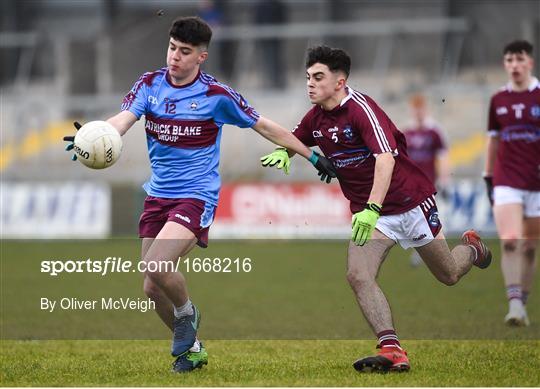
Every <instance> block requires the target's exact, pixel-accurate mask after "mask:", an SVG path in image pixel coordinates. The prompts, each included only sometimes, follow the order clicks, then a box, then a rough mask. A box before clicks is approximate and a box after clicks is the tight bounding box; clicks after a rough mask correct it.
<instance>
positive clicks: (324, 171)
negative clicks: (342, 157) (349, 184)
mask: <svg viewBox="0 0 540 389" xmlns="http://www.w3.org/2000/svg"><path fill="white" fill-rule="evenodd" d="M309 161H310V162H311V163H312V164H313V166H315V169H317V170H318V173H317V174H318V175H319V177H321V181H323V182H324V181H326V183H327V184H329V183H330V181H332V178H336V177H337V172H336V169H335V168H334V165H333V164H332V162H331V161H330V160H329V159H328V158H326V157H323V156H322V155H320V154H319V153H317V152H316V151H313V154H312V155H311V158H310V159H309Z"/></svg>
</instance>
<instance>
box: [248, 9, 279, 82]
mask: <svg viewBox="0 0 540 389" xmlns="http://www.w3.org/2000/svg"><path fill="white" fill-rule="evenodd" d="M254 19H255V24H256V25H257V26H259V25H261V26H264V25H276V24H285V23H286V22H287V9H286V6H285V4H283V2H281V1H280V0H258V1H257V2H256V3H255V18H254ZM257 48H258V49H259V50H260V52H261V55H259V58H261V61H262V66H263V74H264V77H263V80H264V81H265V85H264V86H265V87H267V88H275V89H283V88H285V86H286V83H287V67H286V66H284V64H285V63H284V61H283V43H282V41H281V39H279V38H268V39H261V40H259V41H257Z"/></svg>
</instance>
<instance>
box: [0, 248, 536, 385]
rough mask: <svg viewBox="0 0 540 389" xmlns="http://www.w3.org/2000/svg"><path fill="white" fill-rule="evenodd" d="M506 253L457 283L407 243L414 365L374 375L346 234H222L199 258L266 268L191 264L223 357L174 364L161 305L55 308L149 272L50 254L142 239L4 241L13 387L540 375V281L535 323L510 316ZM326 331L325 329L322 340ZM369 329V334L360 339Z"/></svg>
mask: <svg viewBox="0 0 540 389" xmlns="http://www.w3.org/2000/svg"><path fill="white" fill-rule="evenodd" d="M489 244H490V246H491V247H492V249H493V250H494V254H495V255H494V257H495V261H494V264H493V265H492V267H490V268H489V269H487V270H485V271H480V270H478V269H476V268H474V269H473V270H472V271H471V273H469V274H468V275H466V276H465V277H464V278H463V279H462V280H461V281H460V283H459V284H458V285H457V286H454V287H446V286H443V285H441V284H440V283H438V282H437V281H436V280H435V279H434V278H433V276H432V275H431V274H430V273H429V271H428V270H427V269H426V268H425V266H423V267H420V268H417V269H413V268H411V267H410V266H409V253H407V252H403V251H402V250H399V249H394V250H393V251H392V252H391V253H390V256H389V258H388V259H387V260H386V263H385V264H384V265H383V268H382V271H381V274H380V279H379V281H380V284H381V286H382V288H383V290H384V291H385V293H386V295H387V296H388V299H389V301H390V304H391V305H392V309H393V313H394V319H395V323H396V329H397V331H398V334H399V335H400V337H401V338H402V339H403V345H404V347H405V348H406V349H407V351H408V352H409V356H410V359H411V364H412V370H411V372H410V373H404V374H387V375H378V374H374V375H366V374H359V373H357V372H356V371H354V369H353V368H352V362H353V361H354V360H356V359H357V358H359V357H363V356H366V355H369V354H372V353H374V352H375V351H376V350H375V349H374V347H375V343H376V342H375V339H374V337H373V334H372V333H371V331H370V330H369V328H368V327H367V325H366V323H365V320H364V319H363V317H362V315H361V313H360V311H359V309H358V307H357V306H356V302H355V301H354V298H353V295H352V293H351V291H350V289H349V287H348V285H347V283H346V280H345V264H346V247H347V243H346V242H337V241H319V242H311V241H310V242H301V241H300V242H299V241H271V242H254V241H232V242H212V245H211V246H210V248H209V249H207V250H201V249H197V250H195V251H194V252H193V253H192V254H191V255H190V256H191V257H192V258H194V257H210V258H214V257H220V258H224V257H231V258H236V257H240V258H244V257H250V258H251V259H252V269H251V271H250V272H249V273H247V272H233V273H228V274H224V273H212V272H211V273H204V272H199V273H196V272H195V273H194V272H190V273H187V272H186V269H185V268H184V269H183V270H184V274H185V275H186V278H187V280H188V285H189V289H190V294H191V296H192V298H193V301H194V302H195V303H196V304H197V306H198V307H199V308H200V310H201V312H202V315H203V320H202V323H201V328H200V336H201V338H202V339H203V341H204V342H205V347H206V348H207V350H208V353H209V358H210V360H209V365H208V366H205V367H204V368H203V369H202V370H200V371H196V372H194V373H190V374H185V375H175V374H172V373H170V364H171V362H172V358H171V357H170V356H169V354H168V352H169V347H170V343H169V341H168V340H167V339H168V338H169V337H170V334H169V332H168V331H167V330H166V329H165V327H164V326H163V325H162V324H161V323H160V322H159V320H158V319H157V316H156V315H155V314H154V313H153V312H146V313H141V312H134V311H124V310H122V311H99V310H97V311H55V312H53V313H49V312H45V311H42V310H41V309H40V306H39V300H40V298H41V297H44V296H45V297H48V298H51V299H54V298H60V297H65V296H69V297H76V298H80V299H88V298H97V297H99V296H115V297H122V296H123V297H126V296H129V297H133V298H143V297H144V296H143V294H142V290H141V275H140V274H134V273H128V274H118V273H115V274H109V275H106V276H100V275H96V274H90V273H85V272H83V273H73V274H62V275H58V276H55V277H52V276H50V275H47V274H44V273H42V272H41V271H40V261H42V260H45V259H63V260H66V259H74V258H84V259H86V258H88V257H92V258H105V257H107V256H117V257H123V258H131V259H134V260H135V259H136V258H137V255H138V252H139V242H138V241H136V240H125V239H114V240H110V241H99V242H92V241H54V242H53V241H51V242H44V241H39V242H18V241H17V242H14V241H13V242H10V241H7V242H3V243H2V248H1V249H2V253H1V254H2V260H1V277H2V280H1V281H2V283H1V292H2V293H1V303H2V311H1V315H0V319H1V321H0V324H1V327H0V328H1V335H2V336H1V337H2V341H1V343H0V346H1V353H0V354H1V373H0V374H1V375H0V382H1V385H2V386H538V385H540V376H539V375H540V373H539V372H540V362H539V361H540V355H539V346H540V344H539V339H540V325H539V323H540V311H539V309H538V306H539V304H538V297H539V295H540V290H539V284H538V282H537V283H536V286H535V289H534V290H533V291H532V293H531V297H530V302H529V317H530V319H531V322H532V324H531V326H530V327H528V328H520V329H515V328H507V327H506V326H505V325H504V324H503V317H504V314H505V313H506V301H505V296H504V294H505V293H504V288H503V286H502V285H503V282H502V278H501V274H500V269H499V263H498V258H499V256H498V248H497V246H498V243H497V242H489ZM320 339H325V340H320ZM351 339H355V340H351Z"/></svg>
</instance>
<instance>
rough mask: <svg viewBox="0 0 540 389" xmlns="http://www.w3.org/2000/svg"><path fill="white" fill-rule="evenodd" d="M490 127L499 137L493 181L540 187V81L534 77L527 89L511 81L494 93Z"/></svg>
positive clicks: (503, 183)
mask: <svg viewBox="0 0 540 389" xmlns="http://www.w3.org/2000/svg"><path fill="white" fill-rule="evenodd" d="M488 131H489V134H490V136H496V137H498V138H499V147H498V150H497V158H496V160H495V166H494V167H493V184H494V185H504V186H511V187H512V188H517V189H525V190H532V191H538V190H540V83H539V82H538V79H536V78H534V79H533V80H532V82H531V84H530V86H529V88H528V89H527V90H526V91H523V92H515V91H513V90H512V88H511V86H510V85H507V86H505V87H504V88H502V89H501V90H500V91H499V92H498V93H496V94H495V95H493V97H492V98H491V103H490V106H489V123H488Z"/></svg>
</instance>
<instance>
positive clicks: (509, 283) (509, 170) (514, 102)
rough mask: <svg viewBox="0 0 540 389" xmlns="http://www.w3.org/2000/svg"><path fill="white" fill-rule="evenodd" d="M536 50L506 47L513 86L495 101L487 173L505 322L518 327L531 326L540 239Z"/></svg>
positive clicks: (523, 44) (524, 43) (521, 43)
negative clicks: (506, 306)
mask: <svg viewBox="0 0 540 389" xmlns="http://www.w3.org/2000/svg"><path fill="white" fill-rule="evenodd" d="M532 51H533V47H532V45H531V44H530V43H529V42H527V41H514V42H512V43H510V44H508V45H507V46H506V47H505V48H504V51H503V54H504V58H503V63H504V68H505V70H506V73H507V74H508V78H509V82H508V84H507V85H506V86H504V87H503V88H501V89H500V90H499V92H497V93H496V94H495V95H493V97H492V98H491V103H490V106H489V124H488V131H489V138H488V146H487V158H486V165H485V170H484V179H485V181H486V184H487V189H488V196H489V199H490V201H491V203H492V204H493V214H494V216H495V223H496V225H497V231H498V233H499V237H500V239H501V246H502V260H501V267H502V273H503V276H504V282H505V285H506V293H507V297H508V301H509V310H508V314H507V315H506V317H505V321H506V323H507V324H509V325H516V326H521V325H529V319H528V317H527V311H526V309H525V304H526V302H527V297H528V295H529V292H530V290H531V288H532V283H533V278H534V273H535V269H536V258H535V251H536V247H537V246H538V241H539V239H540V83H539V82H538V79H537V78H536V77H533V76H532V69H533V58H532Z"/></svg>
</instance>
